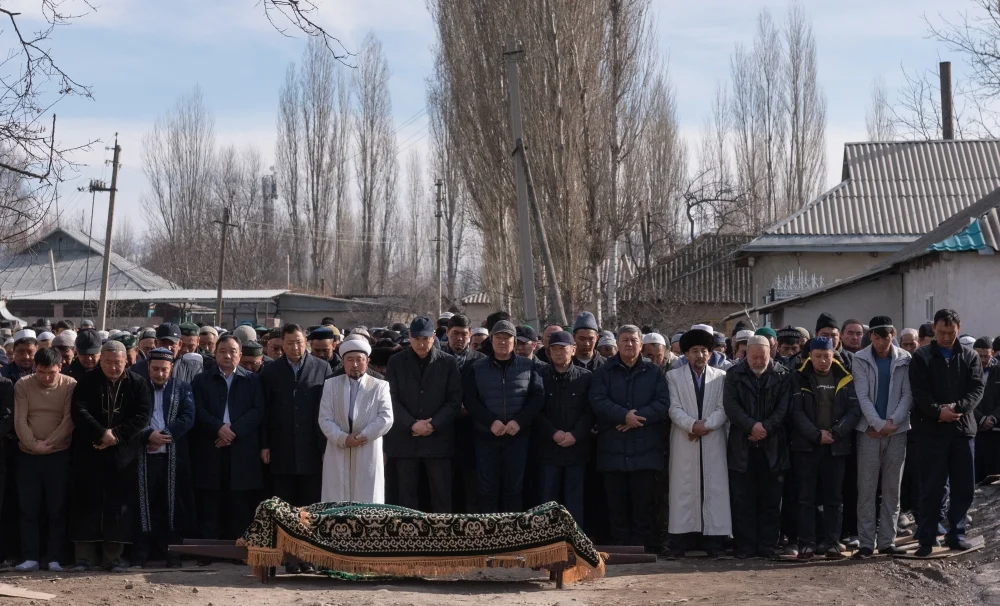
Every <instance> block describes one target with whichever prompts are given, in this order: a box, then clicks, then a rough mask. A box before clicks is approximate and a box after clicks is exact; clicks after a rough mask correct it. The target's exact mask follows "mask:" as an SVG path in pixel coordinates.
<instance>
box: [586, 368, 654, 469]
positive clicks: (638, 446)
mask: <svg viewBox="0 0 1000 606" xmlns="http://www.w3.org/2000/svg"><path fill="white" fill-rule="evenodd" d="M590 406H591V408H593V410H594V416H596V417H597V429H598V435H597V471H639V470H660V469H663V458H664V457H663V451H664V448H665V445H664V436H665V435H666V432H665V431H664V427H663V424H664V423H666V422H667V419H668V417H667V412H668V411H669V409H670V393H669V390H668V388H667V378H666V376H664V374H663V372H662V371H661V370H660V368H659V367H658V366H657V365H656V364H653V363H652V362H650V361H649V360H646V359H644V358H641V357H640V358H639V360H637V361H636V363H635V364H634V365H632V367H631V368H630V367H628V366H626V365H625V364H624V363H623V362H622V359H621V356H620V355H618V354H615V355H614V356H612V357H610V358H608V360H607V361H606V362H605V363H604V365H603V366H601V367H600V368H598V369H597V370H596V371H594V378H593V380H592V381H591V385H590ZM630 410H635V411H636V414H637V415H638V416H640V417H645V419H646V421H645V423H644V424H643V426H642V427H638V428H636V429H630V430H629V431H618V429H617V427H618V425H624V424H625V416H626V415H627V414H628V413H629V411H630Z"/></svg>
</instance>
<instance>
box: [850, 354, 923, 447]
mask: <svg viewBox="0 0 1000 606" xmlns="http://www.w3.org/2000/svg"><path fill="white" fill-rule="evenodd" d="M890 347H891V348H892V349H891V350H890V355H891V356H892V364H891V365H890V367H889V406H888V408H887V409H886V415H887V418H885V419H883V418H882V417H880V416H878V413H877V412H876V411H875V400H876V399H877V398H878V367H877V366H876V365H875V352H874V351H873V350H872V347H871V345H869V346H868V347H866V348H864V349H862V350H861V351H859V352H858V353H856V354H854V372H853V373H851V376H853V377H854V389H855V391H856V392H857V394H858V405H859V406H861V420H860V421H858V426H857V428H856V429H857V430H858V431H868V428H869V427H872V428H874V429H875V431H882V427H884V426H885V422H886V421H887V420H889V419H891V420H892V423H893V425H896V431H894V432H892V433H893V435H895V434H897V433H903V432H904V431H907V430H909V429H910V407H911V406H912V405H913V393H912V392H911V391H910V352H908V351H906V350H905V349H902V348H900V347H896V346H895V345H890Z"/></svg>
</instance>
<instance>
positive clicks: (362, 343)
mask: <svg viewBox="0 0 1000 606" xmlns="http://www.w3.org/2000/svg"><path fill="white" fill-rule="evenodd" d="M352 351H360V352H361V353H363V354H365V356H366V357H367V356H370V355H372V346H371V345H369V344H368V341H366V340H364V339H348V340H347V341H344V342H343V343H341V344H340V357H344V356H346V355H347V354H349V353H351V352H352Z"/></svg>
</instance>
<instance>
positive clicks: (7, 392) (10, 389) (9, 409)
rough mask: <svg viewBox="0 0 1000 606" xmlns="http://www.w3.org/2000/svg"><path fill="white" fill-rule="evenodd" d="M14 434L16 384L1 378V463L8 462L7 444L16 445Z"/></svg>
mask: <svg viewBox="0 0 1000 606" xmlns="http://www.w3.org/2000/svg"><path fill="white" fill-rule="evenodd" d="M16 442H17V434H16V433H14V384H13V383H12V382H11V381H10V379H8V378H7V377H2V376H0V461H3V460H6V459H5V456H6V453H7V448H6V446H7V444H11V443H16Z"/></svg>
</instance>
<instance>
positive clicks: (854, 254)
mask: <svg viewBox="0 0 1000 606" xmlns="http://www.w3.org/2000/svg"><path fill="white" fill-rule="evenodd" d="M997 187H1000V141H989V140H941V141H893V142H879V143H848V144H846V145H845V146H844V161H843V172H842V181H841V183H839V184H838V185H837V186H835V187H833V188H832V189H830V190H829V191H827V192H826V193H824V194H822V195H820V196H819V197H818V198H816V199H815V200H813V201H812V202H809V203H808V204H806V205H805V206H804V207H803V208H802V209H801V210H799V211H798V212H795V213H793V214H792V215H789V216H788V217H785V218H784V219H782V220H781V221H779V222H778V223H776V224H775V225H773V226H771V227H770V228H768V229H767V230H766V231H765V233H763V234H762V235H761V236H759V237H757V238H755V239H754V240H752V241H751V242H749V243H748V244H746V245H745V246H743V247H742V248H741V250H740V253H739V255H738V256H737V263H738V264H739V265H744V266H747V267H750V268H751V270H752V271H751V280H752V284H751V291H752V301H753V303H754V305H763V304H767V303H771V302H774V301H778V300H781V299H783V298H792V297H795V296H797V295H799V294H801V293H804V292H808V291H812V290H815V289H816V288H818V287H822V286H824V285H834V284H836V283H838V281H841V280H845V279H847V278H851V277H852V276H857V275H859V274H862V273H864V272H866V271H867V270H869V269H871V268H873V267H876V266H880V265H883V264H884V263H885V261H886V259H887V258H892V256H893V255H894V254H896V253H898V252H899V251H901V250H903V249H904V248H906V247H907V246H909V245H911V244H913V243H914V242H916V241H918V240H919V239H921V238H922V237H923V236H925V235H927V234H929V233H931V232H934V231H935V230H936V229H937V228H938V226H940V225H941V224H942V223H943V222H945V221H947V220H948V219H949V218H951V217H954V216H956V214H958V213H961V212H962V211H964V210H967V209H968V208H970V207H971V206H973V205H974V204H975V203H976V202H977V201H978V200H981V199H982V198H983V197H984V196H986V195H987V194H989V193H990V192H992V191H993V190H994V189H996V188H997ZM987 215H988V216H987V217H986V218H985V223H983V225H986V224H990V225H996V224H997V221H998V215H997V211H996V209H992V210H990V211H989V213H987ZM994 233H995V232H992V231H990V230H989V229H984V230H983V237H984V238H986V244H987V245H989V246H991V247H993V248H995V245H996V241H995V239H993V240H991V238H995V235H994ZM952 235H955V234H950V235H949V236H952ZM942 239H943V238H942Z"/></svg>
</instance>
